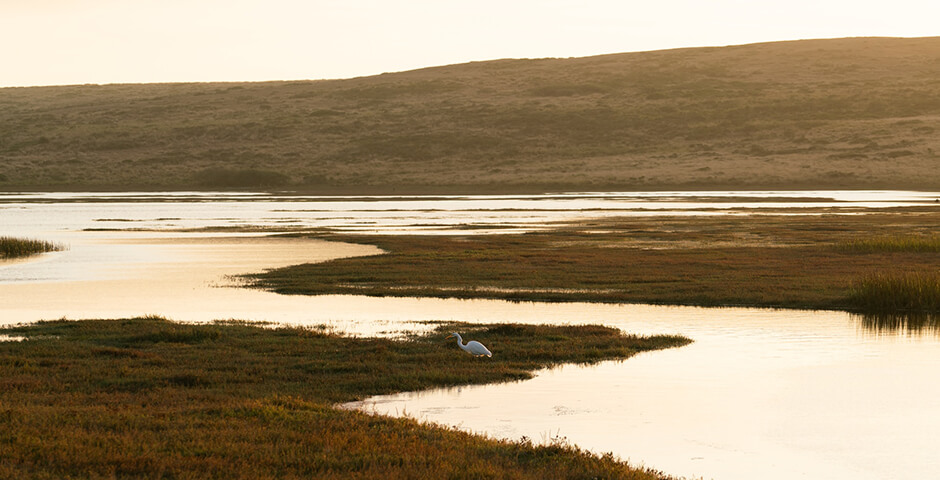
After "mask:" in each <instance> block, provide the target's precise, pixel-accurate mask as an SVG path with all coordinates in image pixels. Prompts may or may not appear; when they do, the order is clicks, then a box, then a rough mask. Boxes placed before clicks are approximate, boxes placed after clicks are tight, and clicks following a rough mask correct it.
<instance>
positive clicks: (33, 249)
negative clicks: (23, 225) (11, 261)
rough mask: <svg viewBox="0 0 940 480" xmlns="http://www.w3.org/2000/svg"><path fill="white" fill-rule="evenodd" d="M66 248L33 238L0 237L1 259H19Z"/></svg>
mask: <svg viewBox="0 0 940 480" xmlns="http://www.w3.org/2000/svg"><path fill="white" fill-rule="evenodd" d="M64 248H65V247H64V246H62V245H60V244H58V243H54V242H48V241H45V240H36V239H31V238H17V237H0V258H18V257H28V256H30V255H36V254H38V253H45V252H54V251H58V250H63V249H64Z"/></svg>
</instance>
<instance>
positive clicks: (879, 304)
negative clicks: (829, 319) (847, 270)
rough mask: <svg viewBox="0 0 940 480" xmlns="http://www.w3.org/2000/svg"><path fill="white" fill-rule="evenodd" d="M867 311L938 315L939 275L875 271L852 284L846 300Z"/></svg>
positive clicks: (934, 273) (933, 272)
mask: <svg viewBox="0 0 940 480" xmlns="http://www.w3.org/2000/svg"><path fill="white" fill-rule="evenodd" d="M849 299H850V301H851V304H852V306H853V307H855V308H856V309H859V310H862V311H867V312H940V272H938V271H937V270H933V271H919V272H874V273H869V274H867V275H865V276H863V277H861V278H860V279H859V280H857V281H856V282H855V284H854V285H853V288H852V293H851V295H850V297H849Z"/></svg>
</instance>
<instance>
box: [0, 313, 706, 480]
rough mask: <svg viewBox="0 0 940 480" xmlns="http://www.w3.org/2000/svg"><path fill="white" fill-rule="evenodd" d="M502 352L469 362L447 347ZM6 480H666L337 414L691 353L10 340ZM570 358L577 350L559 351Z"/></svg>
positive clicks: (519, 335)
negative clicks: (394, 398) (399, 396)
mask: <svg viewBox="0 0 940 480" xmlns="http://www.w3.org/2000/svg"><path fill="white" fill-rule="evenodd" d="M453 329H458V330H459V331H460V332H462V333H466V336H467V337H470V338H474V339H479V340H481V341H483V342H484V343H486V344H487V345H488V346H489V347H490V349H491V350H492V351H493V353H494V356H493V358H492V359H486V360H481V359H478V358H472V357H471V356H469V355H467V354H466V353H464V352H462V351H460V350H459V349H458V348H457V347H456V346H455V345H454V344H453V342H452V341H451V340H447V339H445V333H446V332H449V331H452V330H453ZM0 332H2V333H5V334H10V335H18V336H25V337H27V338H28V339H27V340H25V341H22V342H7V343H0V420H2V422H3V425H4V428H3V429H0V446H2V448H0V477H2V478H67V477H72V478H115V477H118V478H129V477H132V478H226V479H229V478H233V479H237V478H351V477H354V478H484V477H499V478H637V479H641V478H642V479H647V478H662V476H661V475H658V474H656V473H654V472H649V471H644V470H641V469H635V468H631V467H629V466H627V465H626V464H624V463H622V462H619V461H617V460H616V459H614V458H612V457H611V456H595V455H590V454H587V453H585V452H583V451H580V450H578V449H576V448H573V447H569V446H565V445H558V444H554V445H532V444H531V443H513V442H505V441H495V440H489V439H485V438H482V437H478V436H472V435H468V434H465V433H462V432H459V431H456V430H452V429H446V428H437V427H431V426H428V425H422V424H419V423H417V422H415V421H412V420H408V419H392V418H385V417H380V416H372V415H368V414H364V413H360V412H356V411H345V410H338V409H335V408H333V406H332V405H334V404H335V403H336V402H345V401H351V400H356V399H362V398H365V397H367V396H370V395H375V394H383V393H391V392H397V391H402V390H416V389H424V388H431V387H441V386H455V385H466V384H471V383H483V382H498V381H511V380H519V379H524V378H528V377H530V376H531V375H532V372H533V371H534V370H537V369H540V368H544V367H548V366H551V365H556V364H559V363H563V362H585V363H592V362H597V361H601V360H605V359H624V358H628V357H630V356H631V355H633V354H635V353H636V352H639V351H645V350H652V349H657V348H668V347H675V346H679V345H683V344H685V343H687V342H688V340H686V339H683V338H679V337H650V338H638V337H632V336H627V335H623V334H621V333H620V332H619V331H617V330H616V329H611V328H606V327H596V326H574V327H551V326H523V325H493V326H478V325H452V324H450V325H441V326H440V328H439V329H438V330H436V331H434V332H432V333H430V334H427V335H421V336H415V337H413V338H409V339H407V340H397V341H395V340H387V339H375V338H348V337H342V336H338V335H335V334H330V333H327V332H324V331H322V330H316V329H300V328H276V329H272V328H261V327H258V326H252V325H249V324H242V323H234V322H228V323H225V324H221V323H220V324H212V325H181V324H177V323H172V322H169V321H166V320H162V319H159V318H138V319H129V320H112V321H105V320H89V321H78V322H68V321H53V322H42V323H38V324H34V325H28V326H18V327H12V328H9V327H8V328H4V329H2V330H0ZM559 345H564V346H565V347H566V348H564V349H559V348H556V347H557V346H559Z"/></svg>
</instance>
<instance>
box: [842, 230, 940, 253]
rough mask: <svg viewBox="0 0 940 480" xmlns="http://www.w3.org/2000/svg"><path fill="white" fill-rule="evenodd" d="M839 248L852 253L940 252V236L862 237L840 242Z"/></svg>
mask: <svg viewBox="0 0 940 480" xmlns="http://www.w3.org/2000/svg"><path fill="white" fill-rule="evenodd" d="M838 248H840V249H841V250H845V251H850V252H869V253H870V252H940V235H937V234H932V235H927V236H925V235H916V236H915V235H907V236H900V235H892V236H887V237H862V238H854V239H851V240H845V241H842V242H839V244H838Z"/></svg>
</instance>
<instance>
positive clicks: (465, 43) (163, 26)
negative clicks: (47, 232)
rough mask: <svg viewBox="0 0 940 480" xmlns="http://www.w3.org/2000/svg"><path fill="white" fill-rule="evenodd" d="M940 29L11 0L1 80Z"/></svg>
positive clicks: (845, 0)
mask: <svg viewBox="0 0 940 480" xmlns="http://www.w3.org/2000/svg"><path fill="white" fill-rule="evenodd" d="M937 35H940V0H893V1H878V2H874V1H867V0H854V1H853V0H767V1H760V0H643V1H633V0H622V1H617V0H593V1H592V0H467V1H449V0H402V1H393V0H307V1H302V0H0V86H25V85H64V84H82V83H150V82H190V81H198V82H202V81H260V80H295V79H323V78H348V77H355V76H362V75H374V74H378V73H383V72H394V71H402V70H411V69H415V68H421V67H429V66H436V65H447V64H453V63H463V62H468V61H476V60H493V59H499V58H542V57H580V56H587V55H597V54H603V53H618V52H634V51H645V50H660V49H666V48H679V47H695V46H721V45H735V44H743V43H753V42H766V41H776V40H796V39H805V38H836V37H853V36H896V37H921V36H937Z"/></svg>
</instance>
